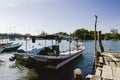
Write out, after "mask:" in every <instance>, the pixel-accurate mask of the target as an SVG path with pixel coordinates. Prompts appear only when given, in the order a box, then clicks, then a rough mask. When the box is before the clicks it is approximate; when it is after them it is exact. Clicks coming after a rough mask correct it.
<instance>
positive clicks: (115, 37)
mask: <svg viewBox="0 0 120 80" xmlns="http://www.w3.org/2000/svg"><path fill="white" fill-rule="evenodd" d="M110 32H111V36H112V37H113V39H118V38H119V34H118V30H117V29H115V28H113V29H111V30H110Z"/></svg>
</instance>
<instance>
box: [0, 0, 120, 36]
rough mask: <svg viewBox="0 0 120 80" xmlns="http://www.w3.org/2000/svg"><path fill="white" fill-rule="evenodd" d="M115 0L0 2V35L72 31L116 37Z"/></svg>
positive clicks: (118, 17) (117, 14) (118, 13)
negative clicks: (110, 33)
mask: <svg viewBox="0 0 120 80" xmlns="http://www.w3.org/2000/svg"><path fill="white" fill-rule="evenodd" d="M119 3H120V1H119V0H17V1H15V0H10V1H9V0H0V26H1V29H0V33H11V32H12V33H21V34H26V33H27V34H28V33H29V34H32V35H36V34H40V33H41V32H42V31H44V32H46V33H48V34H53V33H57V32H67V33H68V34H70V33H73V32H74V31H75V30H76V29H81V28H84V29H87V30H89V31H90V30H92V31H94V24H95V17H94V15H97V16H98V21H97V30H98V31H100V30H101V31H102V33H109V32H110V30H111V29H113V28H114V29H117V30H118V32H119V33H120V27H119V26H120V22H119V21H120V11H119V9H120V5H119Z"/></svg>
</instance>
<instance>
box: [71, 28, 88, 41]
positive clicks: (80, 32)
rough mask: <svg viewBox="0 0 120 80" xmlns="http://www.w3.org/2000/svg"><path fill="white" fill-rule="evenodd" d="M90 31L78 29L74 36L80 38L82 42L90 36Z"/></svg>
mask: <svg viewBox="0 0 120 80" xmlns="http://www.w3.org/2000/svg"><path fill="white" fill-rule="evenodd" d="M88 33H89V31H88V30H87V29H84V28H82V29H77V30H75V32H73V34H72V36H75V37H78V38H80V39H82V40H85V39H86V38H87V36H88Z"/></svg>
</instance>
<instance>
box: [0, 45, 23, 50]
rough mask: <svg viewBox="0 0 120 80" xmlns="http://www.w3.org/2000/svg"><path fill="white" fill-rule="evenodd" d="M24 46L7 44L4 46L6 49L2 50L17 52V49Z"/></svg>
mask: <svg viewBox="0 0 120 80" xmlns="http://www.w3.org/2000/svg"><path fill="white" fill-rule="evenodd" d="M20 46H22V44H19V43H15V44H14V43H12V44H9V43H8V44H6V45H5V46H4V49H3V50H2V52H12V51H17V49H18V48H19V47H20Z"/></svg>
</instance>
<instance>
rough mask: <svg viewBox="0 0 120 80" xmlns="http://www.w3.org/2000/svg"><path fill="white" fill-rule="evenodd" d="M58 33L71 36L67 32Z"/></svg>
mask: <svg viewBox="0 0 120 80" xmlns="http://www.w3.org/2000/svg"><path fill="white" fill-rule="evenodd" d="M57 34H60V35H65V36H69V34H68V33H66V32H58V33H57Z"/></svg>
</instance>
